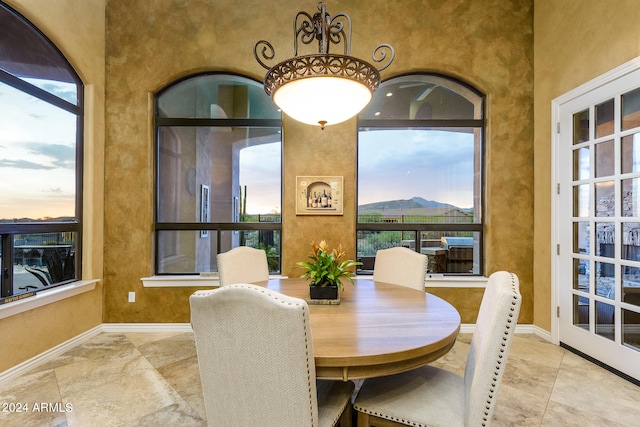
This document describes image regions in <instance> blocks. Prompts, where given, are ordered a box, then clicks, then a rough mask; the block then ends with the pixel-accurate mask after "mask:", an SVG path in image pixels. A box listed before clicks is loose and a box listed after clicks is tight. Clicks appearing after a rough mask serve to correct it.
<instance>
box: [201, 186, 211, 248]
mask: <svg viewBox="0 0 640 427" xmlns="http://www.w3.org/2000/svg"><path fill="white" fill-rule="evenodd" d="M200 222H209V186H208V185H204V184H202V186H201V187H200ZM206 237H209V230H200V238H201V239H204V238H206Z"/></svg>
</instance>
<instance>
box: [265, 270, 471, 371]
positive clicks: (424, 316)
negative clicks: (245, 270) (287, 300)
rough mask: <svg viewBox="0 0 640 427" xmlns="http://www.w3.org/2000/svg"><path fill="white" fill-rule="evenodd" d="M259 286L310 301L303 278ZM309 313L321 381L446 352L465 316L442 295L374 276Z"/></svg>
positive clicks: (417, 362)
mask: <svg viewBox="0 0 640 427" xmlns="http://www.w3.org/2000/svg"><path fill="white" fill-rule="evenodd" d="M257 284H258V285H261V286H266V287H267V288H269V289H271V290H274V291H276V292H280V293H283V294H285V295H289V296H292V297H297V298H301V299H304V300H307V301H308V300H309V282H308V281H306V280H304V279H288V278H282V279H271V280H269V281H268V282H261V283H257ZM309 316H310V320H311V334H312V336H313V351H314V359H315V365H316V377H317V378H318V379H331V380H343V381H347V380H353V379H361V378H371V377H379V376H384V375H390V374H395V373H399V372H404V371H408V370H411V369H414V368H417V367H420V366H423V365H426V364H428V363H430V362H433V361H434V360H436V359H438V358H440V357H442V356H443V355H444V354H446V353H447V352H448V351H449V350H450V349H451V347H453V344H454V343H455V340H456V337H457V336H458V332H459V331H460V314H459V313H458V311H457V310H456V309H455V308H454V307H453V306H452V305H451V304H449V303H448V302H446V301H444V300H443V299H441V298H439V297H437V296H435V295H431V294H429V293H426V292H423V291H419V290H416V289H412V288H408V287H404V286H398V285H392V284H389V283H382V282H374V281H373V280H369V279H355V285H353V286H352V285H351V284H350V283H346V284H345V285H344V291H343V292H342V293H341V294H340V303H339V304H337V305H328V304H326V305H320V304H313V303H310V304H309ZM283 351H286V350H285V349H283Z"/></svg>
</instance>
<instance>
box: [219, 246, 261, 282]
mask: <svg viewBox="0 0 640 427" xmlns="http://www.w3.org/2000/svg"><path fill="white" fill-rule="evenodd" d="M217 258H218V274H219V276H220V286H226V285H231V284H233V283H255V282H261V281H264V280H269V265H268V264H267V253H266V252H265V251H263V250H262V249H256V248H251V247H249V246H238V247H236V248H233V249H231V250H230V251H228V252H223V253H220V254H218V257H217Z"/></svg>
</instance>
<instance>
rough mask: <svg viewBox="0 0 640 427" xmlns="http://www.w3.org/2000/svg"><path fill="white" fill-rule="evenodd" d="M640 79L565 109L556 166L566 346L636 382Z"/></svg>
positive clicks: (639, 360) (639, 355)
mask: <svg viewBox="0 0 640 427" xmlns="http://www.w3.org/2000/svg"><path fill="white" fill-rule="evenodd" d="M638 81H640V80H638V76H636V77H635V80H634V79H633V78H630V76H626V77H625V78H621V79H619V80H616V81H615V82H612V83H610V84H609V85H606V86H605V87H599V88H598V89H595V90H594V91H592V92H589V93H587V94H585V95H583V96H581V97H578V98H576V99H574V100H572V101H570V102H568V103H566V104H564V105H562V106H561V108H560V123H559V130H560V137H559V140H558V141H559V151H558V153H559V155H558V161H559V165H557V170H558V177H559V187H558V189H559V190H558V206H559V216H558V220H559V224H558V227H557V229H558V230H559V232H558V235H559V243H560V244H559V247H558V253H559V263H558V269H559V272H558V278H559V302H560V307H559V308H560V310H559V313H560V316H559V317H560V320H559V334H560V341H561V342H562V343H564V344H566V345H568V346H570V347H573V348H575V349H576V350H579V351H580V352H583V353H585V354H587V355H589V356H591V357H594V358H596V359H598V360H600V361H602V362H603V363H605V364H607V365H609V366H611V367H613V368H615V369H617V370H619V371H621V372H623V373H626V374H628V375H630V376H633V377H635V378H640V368H639V367H638V366H639V365H640V89H638V88H636V87H634V85H636V86H637V85H638V83H637V82H638ZM565 165H566V166H569V165H571V167H565ZM565 189H566V190H568V191H565Z"/></svg>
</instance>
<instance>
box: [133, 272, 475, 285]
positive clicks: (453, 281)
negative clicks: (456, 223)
mask: <svg viewBox="0 0 640 427" xmlns="http://www.w3.org/2000/svg"><path fill="white" fill-rule="evenodd" d="M269 277H270V278H272V279H275V278H286V277H285V276H278V275H274V276H269ZM358 277H359V278H364V279H371V278H372V277H371V276H358ZM140 280H141V281H142V285H143V286H144V287H145V288H184V287H194V286H197V287H218V286H220V279H219V278H218V274H217V273H212V274H204V275H200V276H195V275H185V276H151V277H143V278H141V279H140ZM487 280H488V278H486V277H482V276H445V275H442V274H427V277H426V278H425V281H424V285H425V287H427V288H484V287H486V286H487Z"/></svg>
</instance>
